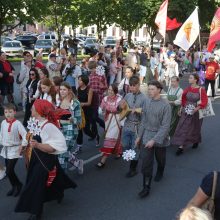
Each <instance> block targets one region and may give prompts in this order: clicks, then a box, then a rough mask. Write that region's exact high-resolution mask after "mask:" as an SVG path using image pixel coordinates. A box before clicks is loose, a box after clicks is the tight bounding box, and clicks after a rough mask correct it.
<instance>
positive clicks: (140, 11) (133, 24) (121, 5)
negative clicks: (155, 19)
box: [114, 0, 144, 45]
mask: <svg viewBox="0 0 220 220" xmlns="http://www.w3.org/2000/svg"><path fill="white" fill-rule="evenodd" d="M115 9H116V12H117V16H116V17H115V19H114V21H115V23H116V24H117V25H118V26H120V27H121V28H122V30H124V31H128V44H129V45H131V35H132V32H133V31H134V30H136V29H137V28H140V27H141V26H142V20H143V19H142V18H143V16H144V7H143V0H139V1H136V0H118V1H117V4H116V6H115Z"/></svg>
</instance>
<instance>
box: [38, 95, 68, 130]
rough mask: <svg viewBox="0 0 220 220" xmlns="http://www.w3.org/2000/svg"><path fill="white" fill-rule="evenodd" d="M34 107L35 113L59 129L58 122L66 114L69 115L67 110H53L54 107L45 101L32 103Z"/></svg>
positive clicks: (39, 100)
mask: <svg viewBox="0 0 220 220" xmlns="http://www.w3.org/2000/svg"><path fill="white" fill-rule="evenodd" d="M34 107H35V109H36V112H37V113H38V114H39V115H40V116H41V117H44V118H46V119H47V120H48V122H50V123H53V124H54V125H56V126H57V127H59V123H58V120H59V119H60V118H61V117H62V116H63V115H66V114H70V112H69V111H68V110H64V109H55V107H54V105H53V104H52V103H50V102H48V101H47V100H43V99H37V100H36V101H35V102H34Z"/></svg>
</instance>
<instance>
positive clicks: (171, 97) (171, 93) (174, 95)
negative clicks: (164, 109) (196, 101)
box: [167, 87, 183, 137]
mask: <svg viewBox="0 0 220 220" xmlns="http://www.w3.org/2000/svg"><path fill="white" fill-rule="evenodd" d="M182 93H183V90H182V89H181V88H180V87H177V88H173V87H170V88H169V89H168V92H167V99H168V101H172V102H173V103H172V104H170V106H171V111H172V117H171V123H170V132H169V135H170V136H171V137H172V136H173V135H174V132H175V130H176V126H177V124H178V121H179V115H178V112H179V110H180V107H181V99H182Z"/></svg>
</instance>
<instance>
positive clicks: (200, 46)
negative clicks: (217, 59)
mask: <svg viewBox="0 0 220 220" xmlns="http://www.w3.org/2000/svg"><path fill="white" fill-rule="evenodd" d="M196 9H197V10H198V11H199V7H198V6H196ZM198 14H199V13H198ZM200 30H201V27H200V24H199V48H200V52H201V51H202V45H201V36H200Z"/></svg>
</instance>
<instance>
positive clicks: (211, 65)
mask: <svg viewBox="0 0 220 220" xmlns="http://www.w3.org/2000/svg"><path fill="white" fill-rule="evenodd" d="M218 69H219V65H218V63H216V62H215V61H213V62H206V74H205V78H206V79H208V80H215V74H216V71H217V70H218Z"/></svg>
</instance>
